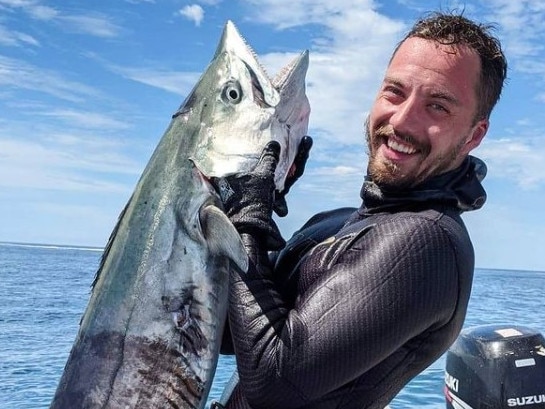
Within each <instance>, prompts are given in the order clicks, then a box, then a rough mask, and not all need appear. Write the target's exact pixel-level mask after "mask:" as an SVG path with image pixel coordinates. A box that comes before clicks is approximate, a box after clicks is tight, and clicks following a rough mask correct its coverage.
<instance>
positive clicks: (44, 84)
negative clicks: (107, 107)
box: [0, 55, 99, 102]
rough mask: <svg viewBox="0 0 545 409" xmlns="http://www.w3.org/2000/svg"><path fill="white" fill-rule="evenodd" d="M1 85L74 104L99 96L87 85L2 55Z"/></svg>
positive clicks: (0, 59)
mask: <svg viewBox="0 0 545 409" xmlns="http://www.w3.org/2000/svg"><path fill="white" fill-rule="evenodd" d="M0 85H1V86H3V87H8V88H13V89H20V90H30V91H37V92H42V93H45V94H49V95H52V96H55V97H57V98H61V99H64V100H68V101H74V102H76V101H83V100H84V99H85V97H88V96H97V95H99V92H98V91H97V90H95V89H94V88H91V87H89V86H87V85H85V84H81V83H78V82H75V81H70V80H67V79H65V78H63V77H61V76H60V75H59V74H57V73H55V72H52V71H49V70H44V69H41V68H39V67H36V66H34V65H31V64H28V63H26V62H25V61H22V60H18V59H14V58H9V57H4V56H2V55H0ZM4 89H5V88H4Z"/></svg>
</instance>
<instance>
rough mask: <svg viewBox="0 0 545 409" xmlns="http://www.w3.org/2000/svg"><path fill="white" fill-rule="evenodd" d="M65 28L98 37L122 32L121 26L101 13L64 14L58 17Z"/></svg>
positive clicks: (116, 34) (108, 36)
mask: <svg viewBox="0 0 545 409" xmlns="http://www.w3.org/2000/svg"><path fill="white" fill-rule="evenodd" d="M57 21H59V22H60V23H61V24H62V25H63V26H64V27H65V29H67V30H69V31H73V32H77V33H82V34H90V35H93V36H96V37H104V38H112V37H117V36H118V35H119V34H120V33H121V31H122V30H121V28H120V27H119V26H118V25H116V24H115V23H113V22H112V21H110V19H109V18H108V17H106V16H102V15H99V14H93V15H91V14H87V15H83V14H82V15H62V16H58V17H57Z"/></svg>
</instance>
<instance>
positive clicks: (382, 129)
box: [368, 124, 431, 154]
mask: <svg viewBox="0 0 545 409" xmlns="http://www.w3.org/2000/svg"><path fill="white" fill-rule="evenodd" d="M368 133H370V129H369V128H368ZM373 136H374V138H373V139H375V140H376V139H377V138H381V139H387V138H389V137H395V138H397V139H399V140H401V141H403V142H406V143H407V144H409V145H411V146H414V147H415V148H416V149H417V150H418V151H420V152H422V153H424V154H427V153H429V152H430V150H431V147H430V146H429V144H427V143H422V142H420V138H418V137H416V136H414V135H411V134H408V133H401V132H397V131H395V130H394V128H393V127H392V126H391V125H387V124H386V125H380V126H378V127H377V128H376V129H375V130H374V135H373Z"/></svg>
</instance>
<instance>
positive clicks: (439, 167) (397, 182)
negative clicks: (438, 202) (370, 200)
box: [365, 117, 465, 189]
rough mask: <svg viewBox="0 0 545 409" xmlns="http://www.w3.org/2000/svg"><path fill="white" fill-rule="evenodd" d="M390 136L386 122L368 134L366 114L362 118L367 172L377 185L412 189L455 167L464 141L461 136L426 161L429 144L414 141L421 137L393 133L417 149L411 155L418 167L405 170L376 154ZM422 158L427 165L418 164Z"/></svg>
mask: <svg viewBox="0 0 545 409" xmlns="http://www.w3.org/2000/svg"><path fill="white" fill-rule="evenodd" d="M391 135H394V131H393V130H392V128H391V127H390V126H387V125H382V126H379V127H377V128H376V129H375V130H374V132H373V135H371V129H370V121H369V117H367V119H366V120H365V138H366V141H367V149H368V152H367V154H368V156H369V162H368V165H367V175H368V177H369V178H370V179H371V180H372V181H373V182H375V183H377V184H378V185H383V186H391V187H395V188H397V189H404V188H412V187H414V186H416V185H419V184H420V183H422V182H424V181H426V180H428V179H430V178H432V177H434V176H437V175H440V174H442V173H445V172H447V171H449V170H451V169H453V168H454V167H456V164H457V162H458V160H459V153H460V150H461V149H462V147H463V146H464V144H465V140H464V139H465V138H462V140H461V141H460V143H459V144H457V145H456V146H454V148H453V149H451V151H450V152H448V153H447V154H442V155H438V156H437V157H436V158H434V159H433V160H432V161H430V160H429V159H430V153H431V146H430V145H429V144H426V143H422V142H418V141H419V140H422V138H417V137H415V136H413V135H407V134H405V135H400V134H399V133H395V135H396V137H397V138H400V139H402V140H404V141H405V142H407V143H408V144H410V145H411V146H413V147H414V148H415V149H416V150H417V152H416V153H414V154H413V155H418V157H419V158H420V166H417V167H416V168H414V167H413V168H411V169H409V170H408V171H405V170H403V169H402V168H401V167H400V166H398V165H397V164H396V163H395V162H392V161H390V160H388V159H386V158H379V157H377V152H378V149H379V147H380V146H381V145H382V144H385V143H386V142H387V140H388V137H389V136H391ZM426 160H428V161H429V162H430V164H429V165H428V166H424V167H422V166H421V165H422V164H424V162H425V161H426Z"/></svg>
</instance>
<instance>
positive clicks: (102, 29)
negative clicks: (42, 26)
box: [0, 0, 121, 38]
mask: <svg viewBox="0 0 545 409" xmlns="http://www.w3.org/2000/svg"><path fill="white" fill-rule="evenodd" d="M0 6H4V7H5V8H7V9H11V10H21V11H23V12H24V13H26V14H27V15H28V16H30V17H31V18H33V19H35V20H39V21H43V22H49V23H55V24H58V25H60V26H61V27H62V28H64V29H66V30H68V31H72V32H77V33H83V34H90V35H92V36H96V37H106V38H110V37H116V36H118V35H119V34H120V32H121V28H120V27H119V26H118V25H116V24H115V23H114V22H112V21H111V20H110V18H109V17H108V16H105V15H103V14H100V13H95V12H91V13H87V14H71V13H66V12H63V11H61V10H59V9H57V8H53V7H50V6H44V5H42V4H39V3H38V2H37V1H30V0H29V1H26V0H0Z"/></svg>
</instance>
